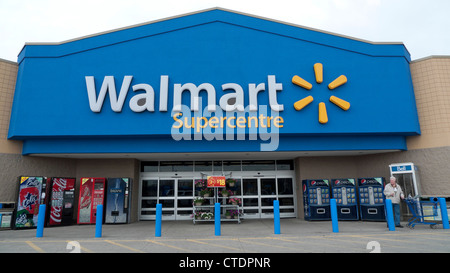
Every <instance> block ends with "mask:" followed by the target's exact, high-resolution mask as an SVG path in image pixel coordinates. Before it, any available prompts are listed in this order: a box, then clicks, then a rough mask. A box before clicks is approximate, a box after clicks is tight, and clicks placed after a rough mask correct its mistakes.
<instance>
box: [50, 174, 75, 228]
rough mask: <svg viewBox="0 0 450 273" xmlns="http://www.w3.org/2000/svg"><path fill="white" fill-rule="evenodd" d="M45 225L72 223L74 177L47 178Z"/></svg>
mask: <svg viewBox="0 0 450 273" xmlns="http://www.w3.org/2000/svg"><path fill="white" fill-rule="evenodd" d="M47 188H48V196H49V197H48V205H47V217H46V219H47V225H48V226H63V225H70V224H72V219H73V212H74V201H75V178H67V177H52V178H49V179H47Z"/></svg>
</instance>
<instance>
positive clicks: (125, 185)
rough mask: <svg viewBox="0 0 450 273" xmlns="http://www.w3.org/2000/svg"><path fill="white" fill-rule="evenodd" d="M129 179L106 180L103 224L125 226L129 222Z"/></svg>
mask: <svg viewBox="0 0 450 273" xmlns="http://www.w3.org/2000/svg"><path fill="white" fill-rule="evenodd" d="M130 193H131V179H130V178H108V179H107V182H106V197H105V199H106V200H105V223H107V224H126V223H128V222H129V217H130V214H129V208H130Z"/></svg>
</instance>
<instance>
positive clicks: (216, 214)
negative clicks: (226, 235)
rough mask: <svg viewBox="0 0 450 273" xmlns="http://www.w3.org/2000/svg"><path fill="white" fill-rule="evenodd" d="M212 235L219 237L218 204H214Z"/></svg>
mask: <svg viewBox="0 0 450 273" xmlns="http://www.w3.org/2000/svg"><path fill="white" fill-rule="evenodd" d="M214 226H215V231H214V235H216V236H220V203H215V204H214Z"/></svg>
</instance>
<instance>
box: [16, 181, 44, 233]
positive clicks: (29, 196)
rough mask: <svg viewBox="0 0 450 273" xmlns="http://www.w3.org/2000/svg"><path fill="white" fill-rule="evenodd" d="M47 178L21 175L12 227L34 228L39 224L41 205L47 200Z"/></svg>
mask: <svg viewBox="0 0 450 273" xmlns="http://www.w3.org/2000/svg"><path fill="white" fill-rule="evenodd" d="M45 187H46V179H45V177H42V176H20V177H19V190H18V196H17V206H16V208H15V210H14V213H13V220H12V223H11V228H13V229H17V228H34V227H36V226H37V219H38V213H39V205H40V204H44V202H45V198H46V196H45Z"/></svg>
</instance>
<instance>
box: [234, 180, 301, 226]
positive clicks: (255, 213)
mask: <svg viewBox="0 0 450 273" xmlns="http://www.w3.org/2000/svg"><path fill="white" fill-rule="evenodd" d="M293 183H294V181H293V179H292V177H286V178H275V177H258V178H243V179H242V208H243V214H244V215H243V218H247V219H249V218H273V201H274V200H278V201H279V203H280V217H295V203H294V201H295V197H294V185H293Z"/></svg>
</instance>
